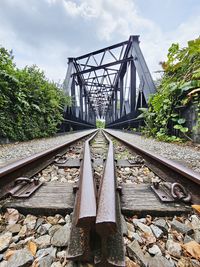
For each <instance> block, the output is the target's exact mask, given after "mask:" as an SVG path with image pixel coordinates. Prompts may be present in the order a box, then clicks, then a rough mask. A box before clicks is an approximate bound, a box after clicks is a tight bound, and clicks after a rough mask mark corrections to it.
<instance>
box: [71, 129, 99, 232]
mask: <svg viewBox="0 0 200 267" xmlns="http://www.w3.org/2000/svg"><path fill="white" fill-rule="evenodd" d="M95 135H96V133H95V134H94V135H92V136H91V137H90V138H89V139H88V140H86V141H85V146H84V150H83V160H82V164H81V170H80V179H79V189H78V192H77V211H76V226H78V227H83V228H85V227H90V225H91V224H93V223H94V222H95V219H96V209H97V207H96V185H95V181H94V178H93V170H92V160H91V155H90V144H89V143H90V141H91V140H92V139H93V138H94V137H95Z"/></svg>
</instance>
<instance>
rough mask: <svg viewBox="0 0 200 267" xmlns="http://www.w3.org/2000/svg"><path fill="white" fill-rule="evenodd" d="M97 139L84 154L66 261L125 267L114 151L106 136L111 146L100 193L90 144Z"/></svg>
mask: <svg viewBox="0 0 200 267" xmlns="http://www.w3.org/2000/svg"><path fill="white" fill-rule="evenodd" d="M95 135H96V133H95V134H94V135H93V136H92V137H91V138H89V139H88V140H86V142H85V146H84V150H83V160H82V164H81V171H80V180H79V186H78V191H77V193H76V200H75V207H74V215H73V223H72V229H71V235H70V242H69V246H68V256H67V258H68V259H71V260H76V261H77V260H80V261H94V262H95V265H96V266H101V267H102V266H113V267H114V266H116V267H125V260H124V258H125V255H124V247H123V236H122V227H121V208H120V200H119V195H118V192H117V191H116V177H115V161H114V147H113V143H112V141H111V140H110V139H109V138H108V136H107V135H105V134H104V136H105V138H106V140H107V142H108V144H109V146H108V154H107V159H106V161H105V166H104V173H103V176H102V178H101V182H100V187H99V192H98V193H97V189H96V185H95V181H94V178H93V171H92V159H91V156H90V141H91V140H92V139H93V138H94V137H95ZM93 258H94V259H93Z"/></svg>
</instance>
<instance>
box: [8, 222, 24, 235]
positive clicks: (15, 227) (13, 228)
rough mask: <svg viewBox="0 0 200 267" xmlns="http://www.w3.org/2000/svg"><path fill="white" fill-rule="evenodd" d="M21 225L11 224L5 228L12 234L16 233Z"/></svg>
mask: <svg viewBox="0 0 200 267" xmlns="http://www.w3.org/2000/svg"><path fill="white" fill-rule="evenodd" d="M21 228H22V226H21V225H20V224H11V225H8V226H7V227H6V229H7V230H8V231H9V232H11V233H12V234H17V233H19V231H20V230H21Z"/></svg>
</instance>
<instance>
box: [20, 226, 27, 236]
mask: <svg viewBox="0 0 200 267" xmlns="http://www.w3.org/2000/svg"><path fill="white" fill-rule="evenodd" d="M26 231H27V226H26V225H23V226H22V228H21V230H20V232H19V236H21V237H24V236H25V235H26Z"/></svg>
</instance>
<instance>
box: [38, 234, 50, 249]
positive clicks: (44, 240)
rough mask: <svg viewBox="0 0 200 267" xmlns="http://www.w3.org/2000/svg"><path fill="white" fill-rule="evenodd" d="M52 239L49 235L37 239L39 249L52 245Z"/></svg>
mask: <svg viewBox="0 0 200 267" xmlns="http://www.w3.org/2000/svg"><path fill="white" fill-rule="evenodd" d="M50 239H51V237H50V236H49V235H43V236H40V237H38V238H37V239H35V243H36V244H37V246H38V248H46V247H48V246H49V245H50V244H51V242H50Z"/></svg>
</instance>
